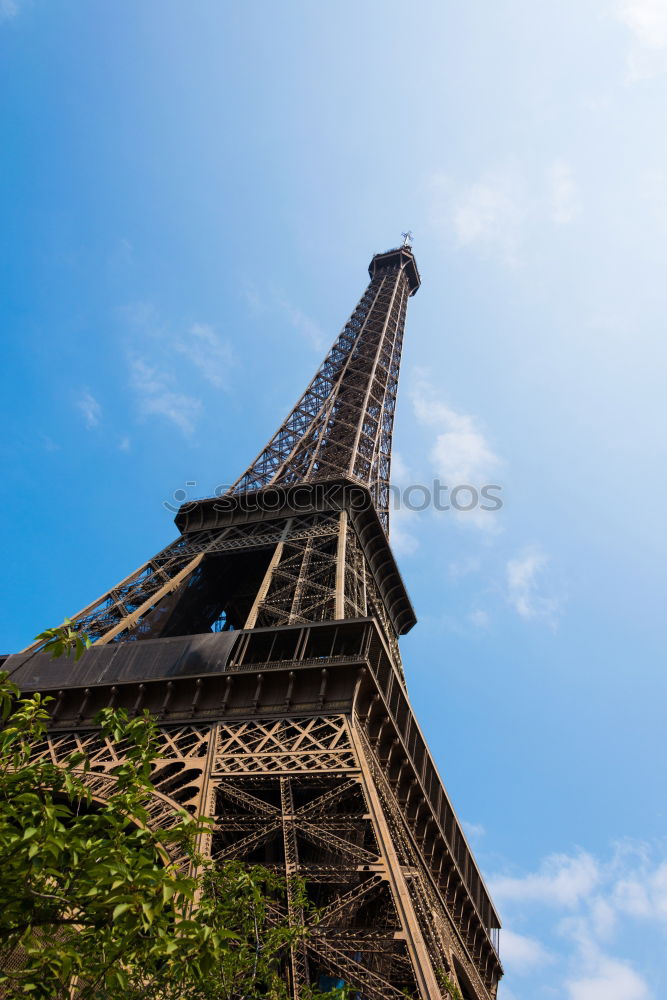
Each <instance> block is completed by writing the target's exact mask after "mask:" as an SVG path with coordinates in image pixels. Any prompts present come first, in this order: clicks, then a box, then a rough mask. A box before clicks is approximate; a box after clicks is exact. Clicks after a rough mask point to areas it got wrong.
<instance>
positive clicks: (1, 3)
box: [0, 0, 19, 21]
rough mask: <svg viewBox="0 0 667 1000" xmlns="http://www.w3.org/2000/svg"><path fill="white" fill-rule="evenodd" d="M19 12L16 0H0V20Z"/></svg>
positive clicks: (14, 15)
mask: <svg viewBox="0 0 667 1000" xmlns="http://www.w3.org/2000/svg"><path fill="white" fill-rule="evenodd" d="M18 12H19V5H18V0H0V21H8V20H9V19H10V18H12V17H16V15H17V14H18Z"/></svg>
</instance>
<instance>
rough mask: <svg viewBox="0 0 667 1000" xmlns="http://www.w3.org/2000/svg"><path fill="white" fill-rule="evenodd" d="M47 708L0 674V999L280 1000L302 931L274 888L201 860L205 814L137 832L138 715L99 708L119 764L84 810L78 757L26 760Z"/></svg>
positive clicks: (140, 809)
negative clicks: (99, 798)
mask: <svg viewBox="0 0 667 1000" xmlns="http://www.w3.org/2000/svg"><path fill="white" fill-rule="evenodd" d="M53 631H57V630H53ZM46 634H47V633H43V634H42V635H43V636H44V635H46ZM61 638H62V637H61ZM57 641H58V642H60V641H61V640H60V639H58V640H57ZM65 641H67V640H66V639H64V638H63V642H65ZM71 649H76V645H74V646H72V645H71V643H70V650H71ZM58 655H59V654H58ZM48 700H49V699H47V698H43V697H42V696H40V695H38V694H36V695H33V696H31V697H26V698H21V696H20V692H19V691H18V689H17V688H16V687H15V686H14V685H13V684H11V682H9V680H8V679H7V677H6V675H0V705H1V708H2V720H3V728H2V730H0V863H1V864H2V879H1V880H0V942H1V944H0V996H2V997H3V998H5V1000H18V998H19V997H21V998H24V997H32V998H34V1000H46V998H49V1000H52V998H54V997H70V996H71V997H74V996H76V997H78V998H80V1000H101V998H105V1000H113V998H116V997H117V998H120V997H122V998H123V1000H139V998H142V1000H195V998H197V1000H199V998H201V1000H253V998H259V997H262V998H271V1000H284V998H287V997H288V996H289V992H288V989H287V986H286V983H285V980H284V978H283V976H282V974H281V973H282V971H283V967H284V963H285V957H286V954H287V953H288V951H289V948H290V946H291V945H293V944H294V943H295V941H296V940H297V939H298V938H299V937H300V936H302V935H303V933H304V931H303V929H302V928H294V927H289V925H288V922H287V919H286V917H285V915H284V912H285V910H284V905H282V904H283V900H284V894H285V886H284V883H283V882H282V881H281V880H280V879H278V878H277V877H275V876H274V875H273V874H272V873H271V872H270V871H268V870H266V869H264V868H261V867H253V868H247V867H245V866H244V865H242V864H240V863H228V864H226V865H225V866H222V867H220V868H216V867H215V866H213V865H212V864H211V863H210V862H206V861H205V860H204V859H203V858H202V857H201V856H200V855H198V854H197V844H198V840H199V838H200V837H201V836H202V835H204V834H205V833H206V832H207V831H208V830H209V829H210V821H209V820H207V819H204V820H201V819H199V820H198V819H194V818H193V817H191V816H190V815H188V814H187V813H186V812H184V811H180V812H175V813H174V822H173V825H171V827H169V829H160V830H159V831H153V830H151V829H150V826H149V823H148V820H149V813H148V806H149V804H150V800H151V796H152V795H153V793H154V789H153V786H152V784H151V779H150V774H151V763H152V762H153V761H154V760H155V759H156V757H158V756H159V754H158V751H157V744H156V728H155V724H154V722H153V720H152V719H151V718H150V717H149V715H148V714H147V713H145V714H144V715H143V716H141V717H138V718H133V719H130V718H128V716H127V714H126V713H125V712H123V711H120V710H111V709H106V710H104V711H103V712H102V713H101V714H100V717H99V719H98V722H99V724H100V725H101V727H102V732H103V734H104V735H105V736H106V737H107V738H108V739H109V740H111V741H112V742H113V744H115V745H116V747H117V748H118V750H119V751H120V757H121V760H122V763H120V764H118V765H117V766H116V767H115V768H114V769H113V770H112V771H111V779H110V780H111V788H110V791H109V793H107V794H106V798H105V802H104V804H102V805H99V804H96V803H95V802H94V801H93V797H92V794H91V790H90V787H89V785H88V784H87V781H86V777H87V775H89V772H90V770H91V762H90V760H89V759H88V757H87V756H86V755H85V754H84V753H81V752H74V753H72V754H70V756H69V757H68V758H67V760H65V761H64V762H61V763H60V764H59V765H57V766H56V765H55V764H53V763H52V762H51V760H50V758H48V757H45V758H39V757H37V756H36V755H35V754H34V747H35V744H37V743H39V742H40V741H42V740H43V739H44V734H45V729H46V723H47V720H48V712H47V711H46V708H45V706H46V703H47V701H48ZM192 872H197V873H198V874H192ZM312 995H313V996H314V995H315V994H314V993H313V994H312ZM328 995H329V996H331V994H328Z"/></svg>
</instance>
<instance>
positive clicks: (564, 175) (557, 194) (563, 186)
mask: <svg viewBox="0 0 667 1000" xmlns="http://www.w3.org/2000/svg"><path fill="white" fill-rule="evenodd" d="M547 180H548V183H549V192H550V196H551V218H552V219H553V221H554V222H555V223H556V225H559V226H564V225H567V223H569V222H572V221H573V220H574V219H575V218H576V217H577V215H578V214H579V195H578V192H577V185H576V182H575V179H574V172H573V170H572V167H571V166H570V164H569V163H567V162H566V161H565V160H555V161H554V162H553V163H552V164H551V166H550V167H549V169H548V171H547Z"/></svg>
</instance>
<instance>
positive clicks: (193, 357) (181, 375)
mask: <svg viewBox="0 0 667 1000" xmlns="http://www.w3.org/2000/svg"><path fill="white" fill-rule="evenodd" d="M120 313H121V316H122V317H123V319H124V321H125V323H126V324H127V325H128V327H130V328H131V331H132V342H131V345H130V344H128V345H127V348H126V350H127V363H128V369H129V380H130V387H131V389H132V390H133V392H134V393H135V395H136V396H137V399H138V405H139V411H140V413H141V414H142V415H143V416H159V417H163V418H165V419H166V420H169V421H170V422H171V423H173V424H175V425H176V426H177V427H178V428H179V429H180V430H181V431H182V432H183V433H184V434H186V435H191V434H192V433H193V432H194V430H195V426H196V422H197V418H198V416H199V414H200V412H201V410H202V401H201V399H200V394H201V392H202V390H203V386H202V382H207V383H209V385H212V386H214V387H215V388H216V389H223V388H226V387H227V385H228V384H229V370H230V368H232V367H234V366H235V365H236V363H237V362H236V358H235V356H234V352H233V349H232V347H231V345H230V344H229V342H228V341H227V340H226V339H225V338H224V337H222V336H221V335H220V334H219V333H218V332H217V331H216V329H215V327H213V326H212V325H211V324H210V323H202V322H195V323H190V324H189V325H188V326H187V327H186V328H185V330H180V331H174V330H173V329H172V328H171V327H170V325H169V324H168V323H166V322H165V321H164V320H163V319H162V317H161V316H160V315H159V313H158V311H157V309H156V308H155V306H154V305H153V304H152V303H151V302H135V303H132V304H130V305H127V306H124V307H123V308H122V309H121V310H120ZM147 357H150V358H153V357H158V358H159V362H158V363H153V362H149V361H147V360H146V358H147ZM200 380H201V381H200Z"/></svg>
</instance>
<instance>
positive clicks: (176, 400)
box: [130, 357, 201, 435]
mask: <svg viewBox="0 0 667 1000" xmlns="http://www.w3.org/2000/svg"><path fill="white" fill-rule="evenodd" d="M130 383H131V386H132V388H133V389H134V391H135V393H136V395H137V399H138V403H139V410H140V412H141V413H142V414H143V415H144V416H159V417H164V418H165V419H166V420H169V421H170V422H171V423H173V424H175V425H176V427H178V428H179V429H180V430H181V431H182V432H183V433H184V434H186V435H190V434H192V433H193V431H194V429H195V423H196V420H197V417H198V416H199V413H200V411H201V401H200V400H198V399H195V398H194V397H193V396H188V395H186V394H185V393H182V392H178V391H177V390H176V389H175V388H174V386H173V383H174V379H173V376H171V375H169V374H168V373H167V372H164V371H159V370H158V369H156V368H152V367H151V366H150V365H149V364H148V363H147V362H146V361H145V360H144V359H143V358H141V357H133V358H131V359H130Z"/></svg>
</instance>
